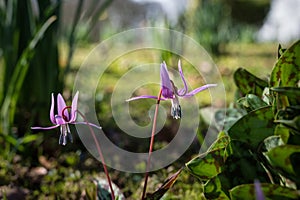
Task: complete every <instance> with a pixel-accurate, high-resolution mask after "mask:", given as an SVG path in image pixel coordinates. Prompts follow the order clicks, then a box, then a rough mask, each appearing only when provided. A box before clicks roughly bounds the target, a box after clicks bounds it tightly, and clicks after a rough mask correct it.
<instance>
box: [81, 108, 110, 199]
mask: <svg viewBox="0 0 300 200" xmlns="http://www.w3.org/2000/svg"><path fill="white" fill-rule="evenodd" d="M77 113H78V114H80V116H81V117H82V118H83V120H84V122H86V124H87V125H88V127H89V130H90V132H91V134H92V136H93V139H94V141H95V143H96V148H97V151H98V153H99V156H100V159H101V162H102V165H103V169H104V172H105V175H106V178H107V182H108V184H109V188H110V192H111V198H112V199H113V200H115V193H114V189H113V186H112V182H111V179H110V177H109V173H108V170H107V167H106V164H105V160H104V156H103V153H102V150H101V147H100V144H99V142H98V140H97V138H96V135H95V132H94V130H93V129H92V126H91V125H90V123H89V122H88V121H87V119H86V117H85V115H84V114H83V113H81V112H80V111H79V110H77Z"/></svg>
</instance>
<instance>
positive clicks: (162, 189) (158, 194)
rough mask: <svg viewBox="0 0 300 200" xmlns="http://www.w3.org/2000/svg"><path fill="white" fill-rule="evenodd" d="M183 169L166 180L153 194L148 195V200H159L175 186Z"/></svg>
mask: <svg viewBox="0 0 300 200" xmlns="http://www.w3.org/2000/svg"><path fill="white" fill-rule="evenodd" d="M181 171H182V169H180V170H178V171H177V172H176V173H175V174H173V175H172V176H170V177H169V178H167V179H166V180H165V182H164V183H163V184H162V185H161V186H160V187H159V188H158V189H157V190H156V191H155V192H153V193H147V195H146V197H145V199H146V200H158V199H160V198H161V197H162V196H164V194H165V193H166V192H167V191H168V190H169V189H170V188H171V187H172V186H173V184H174V183H175V181H176V180H177V178H178V176H179V174H180V173H181Z"/></svg>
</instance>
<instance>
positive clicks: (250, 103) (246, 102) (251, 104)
mask: <svg viewBox="0 0 300 200" xmlns="http://www.w3.org/2000/svg"><path fill="white" fill-rule="evenodd" d="M237 103H238V104H239V105H241V106H242V107H243V108H244V109H245V110H246V111H247V112H250V111H253V110H256V109H259V108H262V107H266V106H267V105H268V104H267V103H265V102H264V101H263V100H262V99H261V98H259V97H258V96H256V95H254V94H247V95H246V96H245V97H242V98H240V99H239V100H238V101H237Z"/></svg>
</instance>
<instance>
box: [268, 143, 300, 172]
mask: <svg viewBox="0 0 300 200" xmlns="http://www.w3.org/2000/svg"><path fill="white" fill-rule="evenodd" d="M295 153H296V154H295ZM299 153H300V146H297V145H281V146H278V147H275V148H273V149H271V150H270V151H269V152H267V153H265V155H266V157H267V158H268V160H269V162H270V164H271V165H272V166H273V167H275V168H277V169H279V170H281V171H283V172H285V173H287V174H289V175H292V176H294V175H296V174H300V173H299V170H300V169H299V166H298V165H299V163H298V164H297V165H295V166H293V165H292V162H291V156H292V155H293V154H294V155H293V159H299V158H300V157H299V158H297V157H295V155H298V156H299ZM295 170H297V172H295Z"/></svg>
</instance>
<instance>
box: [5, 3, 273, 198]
mask: <svg viewBox="0 0 300 200" xmlns="http://www.w3.org/2000/svg"><path fill="white" fill-rule="evenodd" d="M162 2H164V3H165V4H168V3H169V6H163V5H165V4H164V3H162ZM270 3H271V2H270V1H268V0H250V1H246V0H189V1H185V0H182V1H179V0H178V2H176V3H175V1H161V2H160V1H145V2H143V1H141V0H140V1H138V0H136V1H134V0H133V1H129V0H101V1H95V0H89V1H84V0H77V1H67V0H65V1H62V0H56V1H52V0H23V1H18V0H0V83H1V84H0V102H1V104H0V105H1V110H0V111H1V113H0V114H1V118H0V119H1V121H0V144H1V148H0V196H2V197H3V196H6V195H7V196H8V197H9V195H21V197H22V195H23V198H24V197H26V198H27V199H44V198H46V197H48V198H49V199H57V198H58V199H79V197H82V198H86V197H87V196H88V195H87V193H89V189H88V188H89V187H91V185H93V184H92V182H91V177H93V176H98V175H99V166H100V163H98V162H97V161H96V160H95V159H94V158H93V157H91V156H90V155H89V153H88V152H87V151H86V150H85V148H84V146H83V145H82V143H81V141H80V140H79V138H78V136H77V135H76V134H75V132H76V131H75V128H74V129H73V128H72V132H73V136H74V137H75V142H74V144H68V145H67V146H66V147H61V146H59V145H58V142H57V140H58V130H52V131H47V132H40V131H34V132H33V131H31V130H30V127H31V126H47V125H50V120H49V108H50V103H51V102H50V95H51V93H58V92H60V93H62V94H63V96H64V97H65V98H66V99H68V103H70V100H71V99H70V98H71V92H72V87H73V81H74V77H75V75H76V72H77V70H78V68H79V67H80V65H81V64H82V62H83V61H84V59H85V57H86V56H87V55H88V54H89V52H90V51H91V50H92V48H93V47H95V46H96V45H97V44H99V43H100V42H101V41H103V40H105V39H106V38H109V37H110V36H112V35H113V34H116V33H119V32H121V31H124V30H127V29H130V28H138V27H145V26H156V27H166V28H170V29H174V30H176V31H179V32H182V33H184V34H186V35H188V36H190V37H192V38H193V39H195V40H196V41H197V42H199V43H200V44H201V45H202V46H203V47H204V48H205V49H206V50H207V51H208V52H209V53H210V55H211V56H212V58H213V60H214V62H215V63H216V64H217V66H218V68H219V71H220V73H221V75H222V78H223V82H224V86H225V89H226V94H227V102H226V105H223V104H220V105H219V107H220V108H221V107H225V106H228V105H230V102H232V101H233V100H234V93H235V86H234V84H233V79H232V74H233V72H234V70H235V69H237V68H238V67H244V68H247V69H248V70H249V71H251V72H253V73H254V74H256V75H258V76H261V78H263V79H265V78H267V76H268V72H270V70H271V68H272V67H273V64H274V63H275V61H276V58H277V46H278V42H276V41H274V42H267V43H258V42H257V40H256V33H257V31H258V30H259V29H260V27H261V26H262V25H263V22H264V20H265V19H266V16H267V13H268V11H269V9H270ZM171 5H172V6H171ZM141 57H142V58H143V59H147V58H144V57H143V56H142V55H141ZM161 57H162V58H165V59H166V60H167V59H170V60H169V61H170V62H171V61H172V59H171V58H172V55H168V54H166V55H162V56H161ZM173 60H174V59H173ZM176 62H177V61H176ZM176 62H175V63H170V66H176ZM120 65H124V66H122V67H120ZM131 66H132V63H131V62H130V60H127V61H123V62H122V61H120V62H116V63H114V64H113V66H112V67H111V68H110V69H111V70H110V71H109V73H108V74H109V76H106V77H105V86H102V87H101V90H100V88H99V91H97V95H100V96H101V104H98V105H97V110H98V111H99V113H97V114H98V117H99V120H100V121H101V122H102V124H101V125H102V126H103V128H104V129H105V130H107V132H108V134H112V135H113V134H116V133H119V132H121V130H119V128H118V127H117V125H116V124H115V122H114V120H113V119H112V117H111V116H112V114H111V110H110V97H111V93H112V89H113V87H114V84H115V81H116V80H117V78H118V77H120V76H121V75H122V74H123V73H124V72H126V70H127V69H128V68H130V67H131ZM191 82H195V87H196V85H197V84H199V81H198V80H194V81H193V80H192V81H191ZM150 91H151V92H153V91H154V93H156V89H155V87H153V89H152V90H150ZM198 98H199V97H198ZM198 100H199V101H200V102H201V105H203V106H205V105H208V104H209V103H210V100H209V96H206V95H204V96H201V98H199V99H198ZM147 106H149V104H148V103H147V102H145V103H144V104H143V103H139V106H138V107H137V106H136V107H135V109H136V110H135V111H134V112H135V114H136V115H139V114H140V115H141V117H140V119H141V122H140V123H143V120H144V119H143V115H144V114H143V113H144V112H145V110H147ZM137 118H138V119H139V117H137ZM146 123H147V121H146ZM172 123H173V122H172V121H171V123H168V124H167V125H166V127H165V131H170V130H171V129H172ZM199 126H200V128H199V133H198V134H199V138H200V140H201V138H202V133H205V130H206V128H207V124H205V120H204V121H203V120H202V121H201V123H200V124H199ZM112 135H109V136H110V137H113V136H112ZM169 139H170V138H164V137H162V138H160V140H159V141H158V143H157V147H155V148H159V147H160V145H163V144H164V143H166V142H167V141H168V140H169ZM114 140H115V142H117V143H119V144H120V146H121V147H123V148H127V149H135V148H136V145H137V144H133V143H128V141H126V140H125V141H124V139H122V138H118V137H116V138H114ZM147 146H148V142H145V143H144V144H142V145H140V146H139V147H138V148H140V150H141V151H145V149H147ZM197 148H199V141H195V144H193V146H192V147H191V148H190V149H189V150H188V152H187V153H186V154H187V155H185V157H182V158H181V159H179V161H178V163H177V164H176V163H175V164H174V166H180V165H183V164H184V162H186V161H188V160H189V159H190V158H191V156H192V155H193V154H195V153H197V150H198V149H197ZM175 168H176V167H175ZM100 169H101V168H100ZM170 171H172V167H169V168H167V169H165V170H161V171H159V172H157V174H155V175H153V176H152V177H151V179H152V182H151V183H152V186H151V185H150V187H153V188H155V187H156V186H157V184H158V183H159V182H161V181H162V180H163V178H162V177H166V176H167V175H168V174H169V172H170ZM111 172H112V177H113V181H114V182H115V183H116V184H117V185H118V186H119V187H120V188H121V189H122V191H123V192H124V194H125V196H126V197H127V198H129V199H136V198H137V197H139V193H138V192H140V191H139V189H140V185H141V180H142V175H132V174H127V173H122V172H116V171H114V170H113V169H111ZM100 175H101V174H100ZM160 175H161V176H160ZM178 182H179V183H178V184H177V186H175V187H174V189H172V193H173V194H174V196H175V195H176V196H177V197H178V198H177V199H197V198H198V195H199V193H200V191H201V188H200V184H199V183H197V181H196V180H195V179H194V178H192V177H190V176H188V175H187V174H186V175H184V176H182V177H181V178H180V179H179V181H178ZM199 190H200V191H199ZM24 194H26V195H24ZM170 199H172V196H171V197H170Z"/></svg>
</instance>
